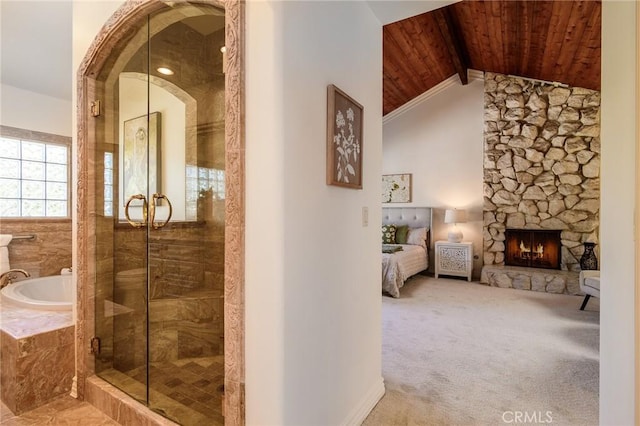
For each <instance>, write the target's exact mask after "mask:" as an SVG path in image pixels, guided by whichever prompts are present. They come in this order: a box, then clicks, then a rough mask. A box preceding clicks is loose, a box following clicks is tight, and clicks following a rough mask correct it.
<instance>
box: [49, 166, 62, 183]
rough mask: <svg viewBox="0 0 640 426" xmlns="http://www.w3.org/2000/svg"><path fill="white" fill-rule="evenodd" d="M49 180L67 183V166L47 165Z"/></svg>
mask: <svg viewBox="0 0 640 426" xmlns="http://www.w3.org/2000/svg"><path fill="white" fill-rule="evenodd" d="M47 180H50V181H54V182H66V181H67V166H62V165H60V164H47Z"/></svg>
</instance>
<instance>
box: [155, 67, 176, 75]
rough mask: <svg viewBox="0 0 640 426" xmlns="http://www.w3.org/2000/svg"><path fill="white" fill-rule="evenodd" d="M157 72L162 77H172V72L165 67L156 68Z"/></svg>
mask: <svg viewBox="0 0 640 426" xmlns="http://www.w3.org/2000/svg"><path fill="white" fill-rule="evenodd" d="M158 72H159V73H160V74H164V75H173V71H172V70H171V69H169V68H167V67H160V68H158Z"/></svg>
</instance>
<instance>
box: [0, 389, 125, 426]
mask: <svg viewBox="0 0 640 426" xmlns="http://www.w3.org/2000/svg"><path fill="white" fill-rule="evenodd" d="M0 425H2V426H40V425H65V426H89V425H91V426H117V425H119V423H118V422H116V421H114V420H113V419H111V418H109V417H108V416H107V415H106V414H104V413H102V412H101V411H100V410H98V409H97V408H95V407H94V406H93V405H91V404H89V403H88V402H81V401H78V400H77V399H74V398H71V397H70V396H68V395H63V396H60V397H58V398H56V399H54V400H53V401H51V402H49V403H47V404H45V405H43V406H41V407H38V408H36V409H35V410H31V411H28V412H26V413H22V414H21V415H19V416H15V415H14V414H13V413H12V412H11V411H10V410H9V409H8V408H7V407H6V406H5V405H4V404H3V403H2V402H0Z"/></svg>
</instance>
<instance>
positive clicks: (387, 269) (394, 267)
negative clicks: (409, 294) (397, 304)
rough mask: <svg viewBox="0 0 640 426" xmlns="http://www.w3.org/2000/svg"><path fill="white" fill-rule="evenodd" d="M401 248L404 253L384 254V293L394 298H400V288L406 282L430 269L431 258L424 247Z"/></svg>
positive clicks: (407, 246)
mask: <svg viewBox="0 0 640 426" xmlns="http://www.w3.org/2000/svg"><path fill="white" fill-rule="evenodd" d="M392 246H401V247H402V251H397V252H395V253H392V254H388V253H382V291H383V292H385V293H388V294H389V295H391V296H393V297H400V288H402V286H404V282H405V281H406V280H407V279H408V278H409V277H411V276H413V275H415V274H417V273H418V272H421V271H424V270H425V269H427V268H428V267H429V260H428V259H429V256H427V250H426V249H425V248H424V247H421V246H417V245H407V244H392Z"/></svg>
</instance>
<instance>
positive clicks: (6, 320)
mask: <svg viewBox="0 0 640 426" xmlns="http://www.w3.org/2000/svg"><path fill="white" fill-rule="evenodd" d="M72 325H73V314H72V312H71V311H44V310H37V309H26V308H22V307H20V306H16V305H13V304H11V302H7V301H4V300H2V301H0V330H2V331H4V332H5V333H7V334H9V335H10V336H12V337H13V338H15V339H22V338H24V337H29V336H33V335H35V334H39V333H44V332H47V331H52V330H58V329H60V328H65V327H69V326H72Z"/></svg>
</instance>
